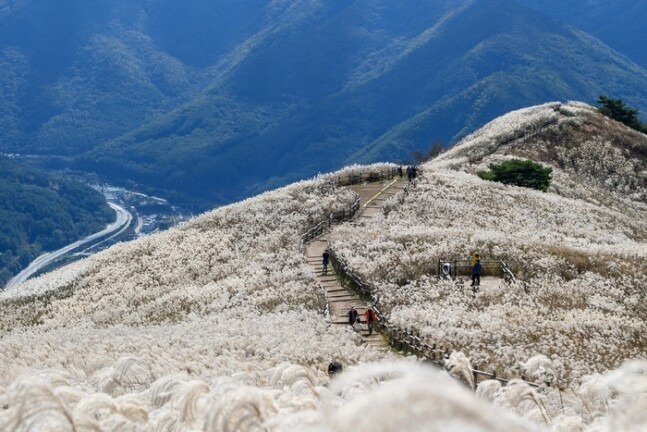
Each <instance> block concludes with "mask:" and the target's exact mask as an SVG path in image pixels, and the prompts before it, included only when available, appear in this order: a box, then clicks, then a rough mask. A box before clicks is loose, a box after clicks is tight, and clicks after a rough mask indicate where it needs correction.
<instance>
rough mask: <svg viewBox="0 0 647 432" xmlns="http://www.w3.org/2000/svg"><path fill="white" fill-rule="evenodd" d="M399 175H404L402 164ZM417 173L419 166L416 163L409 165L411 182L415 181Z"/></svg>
mask: <svg viewBox="0 0 647 432" xmlns="http://www.w3.org/2000/svg"><path fill="white" fill-rule="evenodd" d="M398 175H399V176H400V178H402V177H404V172H403V171H402V167H401V166H399V167H398ZM417 175H418V167H417V166H416V165H409V166H408V167H407V180H409V183H413V182H414V180H415V179H416V176H417Z"/></svg>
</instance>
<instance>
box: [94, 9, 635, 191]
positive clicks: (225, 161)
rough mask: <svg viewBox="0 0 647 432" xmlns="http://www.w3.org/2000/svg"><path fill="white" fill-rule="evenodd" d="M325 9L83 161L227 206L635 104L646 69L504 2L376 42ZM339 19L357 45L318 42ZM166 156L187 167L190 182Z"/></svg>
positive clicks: (349, 15)
mask: <svg viewBox="0 0 647 432" xmlns="http://www.w3.org/2000/svg"><path fill="white" fill-rule="evenodd" d="M363 6H364V7H365V5H363ZM354 7H355V8H357V7H358V6H357V3H355V4H354ZM324 10H327V11H328V12H329V14H328V15H323V13H321V12H319V13H318V14H315V15H314V16H308V19H305V20H304V21H303V22H301V23H299V22H295V23H294V27H290V28H289V32H290V33H289V35H283V34H281V33H278V34H275V35H273V37H272V43H260V44H259V45H258V46H256V47H255V49H254V50H253V51H251V52H249V53H248V54H247V55H246V57H245V58H244V59H243V60H242V61H241V62H240V63H239V64H238V65H237V66H236V67H235V68H234V69H233V70H232V71H231V72H230V74H229V75H228V76H227V77H226V78H223V81H222V82H219V84H218V85H216V86H214V87H213V88H212V89H211V90H210V91H209V92H208V93H206V94H204V95H203V96H202V97H200V98H199V99H196V100H194V101H192V102H190V103H189V104H187V105H185V106H183V107H181V108H180V109H178V110H176V111H174V112H173V113H171V114H170V115H169V116H167V117H166V118H161V119H159V120H157V121H155V122H154V123H152V124H150V125H147V126H144V127H142V128H140V129H139V130H137V131H136V132H134V133H131V134H128V135H126V136H125V137H123V138H121V139H118V140H115V141H114V142H112V143H110V144H108V145H106V146H100V147H99V148H97V149H95V150H94V151H93V152H92V153H91V157H89V158H88V159H87V160H84V164H90V165H91V166H93V167H94V169H96V170H99V171H101V170H103V172H105V173H108V174H110V173H120V174H121V175H125V176H127V177H132V178H136V179H137V180H138V181H141V182H143V183H147V184H152V183H153V182H154V179H153V177H154V176H155V175H157V173H156V172H155V170H159V171H161V173H163V175H162V178H165V179H167V180H166V181H164V180H163V181H162V182H161V183H158V185H159V186H161V187H163V188H165V189H174V188H176V189H178V187H176V186H175V185H176V184H179V185H182V186H180V187H179V189H181V190H182V191H183V192H184V193H186V194H187V195H189V196H194V197H197V196H205V195H207V194H211V196H210V197H209V198H210V199H212V200H225V201H228V200H231V199H236V198H237V197H241V196H246V195H248V194H250V193H254V192H257V191H259V190H262V189H263V188H265V187H272V186H277V185H280V184H282V183H284V182H287V181H291V180H294V179H297V178H300V177H303V176H307V175H310V174H312V173H315V172H317V171H320V170H329V169H333V168H334V167H336V166H339V165H341V164H344V163H351V162H353V161H357V160H359V161H362V162H371V161H375V160H380V159H390V160H403V159H407V158H408V157H409V152H410V150H411V149H412V148H416V147H425V146H426V145H428V143H430V142H431V141H432V140H434V139H442V140H445V141H446V142H449V141H453V140H455V139H457V138H459V137H461V136H462V135H464V134H466V133H468V132H470V131H471V130H473V129H475V128H476V127H478V126H479V125H481V124H483V123H485V122H486V121H488V120H489V119H491V118H493V117H496V116H497V115H499V114H501V113H503V112H505V111H508V110H511V109H515V108H519V107H521V106H524V105H528V104H532V103H538V102H543V101H548V100H555V99H585V100H594V99H595V98H596V97H597V95H599V94H600V93H610V94H625V95H627V97H628V98H629V99H631V102H630V103H633V104H635V105H636V106H639V107H641V106H646V107H647V72H646V71H645V70H643V69H641V68H639V67H638V66H636V65H635V64H632V63H630V62H628V61H627V60H626V59H624V58H623V57H621V56H619V55H617V54H615V53H614V52H613V51H611V50H610V49H609V48H608V47H605V46H604V45H601V44H600V43H599V42H598V41H596V40H594V39H592V38H590V37H588V36H587V35H586V34H584V33H581V32H577V31H574V30H571V29H568V28H566V27H563V26H561V25H560V24H558V23H556V22H551V21H550V20H546V19H545V18H544V17H543V16H542V15H539V14H537V13H535V12H532V11H530V10H528V9H525V8H523V7H520V6H518V5H517V4H515V3H512V2H509V1H499V2H496V4H494V3H493V2H483V1H476V2H464V3H461V4H460V5H456V4H454V6H453V7H452V9H448V10H446V11H445V13H444V14H442V15H435V16H434V15H430V14H426V15H424V16H425V17H426V20H425V21H424V22H422V23H420V22H419V21H416V20H414V21H413V22H412V25H411V27H410V30H409V31H408V32H407V33H402V34H401V35H399V36H397V37H396V35H395V34H393V35H391V36H390V37H389V39H387V40H385V41H384V42H382V43H381V44H379V45H377V46H373V45H368V43H369V42H373V41H374V38H370V39H369V38H367V37H366V36H364V35H365V33H359V29H360V28H362V27H363V22H362V20H364V19H365V17H364V15H361V14H359V13H353V12H354V8H353V7H348V8H333V7H326V8H324ZM333 12H335V13H334V14H333ZM439 12H440V11H439ZM316 24H318V26H317V27H316V28H317V29H318V31H316V32H312V31H311V30H312V28H313V26H314V25H316ZM340 27H341V28H344V29H346V32H347V33H348V34H349V35H350V36H348V37H347V38H346V39H345V40H344V41H343V42H346V44H348V46H350V45H351V43H352V46H355V47H359V49H358V48H355V50H354V51H348V52H346V51H340V48H341V47H344V46H347V45H345V44H344V43H343V42H339V43H334V44H331V43H330V42H329V41H330V40H336V39H335V34H337V32H338V31H339V28H340ZM467 29H469V31H467ZM351 30H352V31H351ZM412 30H415V31H412ZM374 32H375V33H377V34H380V33H379V32H378V31H377V29H376V30H374ZM358 33H359V34H360V35H362V38H358V37H357V36H355V35H357V34H358ZM286 38H287V39H286ZM351 41H352V42H351ZM313 47H316V48H317V49H315V50H314V52H313V49H312V48H313ZM360 54H361V55H362V57H363V58H361V59H360V57H359V55H360ZM295 59H300V60H299V61H296V60H295ZM326 59H329V60H328V61H326ZM332 59H335V60H334V61H333V60H332ZM360 60H361V61H360ZM345 63H347V65H345ZM316 65H321V67H320V68H318V69H317V68H316V67H315V66H316ZM260 71H262V73H259V72H260ZM629 89H633V90H632V91H631V92H628V90H629ZM634 90H635V91H634ZM250 110H253V114H251V113H250ZM232 128H233V129H232ZM169 135H170V137H169ZM126 160H128V162H125V161H126ZM93 161H96V163H93ZM178 163H179V164H180V165H181V166H185V167H189V166H190V167H191V170H190V171H191V176H190V179H189V177H188V176H187V175H185V174H182V172H181V171H182V170H181V169H178V168H176V165H177V164H178ZM268 179H269V181H268ZM213 184H218V185H221V186H222V187H221V188H212V187H210V185H213ZM206 191H209V192H206ZM207 196H208V195H207Z"/></svg>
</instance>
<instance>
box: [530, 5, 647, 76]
mask: <svg viewBox="0 0 647 432" xmlns="http://www.w3.org/2000/svg"><path fill="white" fill-rule="evenodd" d="M519 2H520V3H523V4H526V5H527V6H528V7H532V8H534V9H536V10H538V11H541V12H542V13H544V14H546V15H547V16H551V17H554V18H557V19H559V20H560V21H563V22H565V23H568V24H572V25H574V26H576V27H578V28H580V29H582V30H584V31H585V32H587V33H590V34H591V35H593V36H595V37H596V38H598V39H600V40H601V41H602V42H604V43H605V44H607V45H609V46H610V47H611V48H613V49H614V50H616V51H618V52H620V53H622V54H624V55H626V56H627V57H629V58H630V59H631V60H632V61H634V62H635V63H637V64H639V65H640V66H642V67H643V68H645V67H647V50H645V40H647V26H646V25H645V17H647V2H646V1H635V0H613V1H608V0H519Z"/></svg>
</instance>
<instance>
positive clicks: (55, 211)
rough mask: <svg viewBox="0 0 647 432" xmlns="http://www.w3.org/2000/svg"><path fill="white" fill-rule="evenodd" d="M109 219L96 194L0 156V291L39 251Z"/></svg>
mask: <svg viewBox="0 0 647 432" xmlns="http://www.w3.org/2000/svg"><path fill="white" fill-rule="evenodd" d="M112 219H114V211H112V210H111V209H110V208H109V207H108V206H107V205H106V203H105V200H104V199H103V197H102V196H101V194H100V193H99V192H97V191H95V190H93V189H91V188H89V187H87V186H85V185H83V184H80V183H78V182H76V181H73V180H70V179H66V178H62V177H60V176H53V175H50V174H47V173H44V172H41V171H39V170H36V169H33V168H29V167H26V166H24V165H22V164H20V163H17V162H15V161H13V160H11V159H8V158H6V157H4V156H0V288H1V287H3V286H4V284H5V282H7V280H8V279H9V278H10V277H11V276H12V275H14V274H16V273H18V272H19V271H20V270H22V269H23V268H24V267H26V266H27V264H29V262H30V261H31V260H32V259H34V258H36V257H37V256H38V255H40V254H41V253H42V252H44V251H51V250H54V249H57V248H59V247H62V246H65V245H67V244H68V243H72V242H73V241H75V240H78V239H79V238H81V237H83V236H85V235H88V234H90V233H93V232H96V231H99V230H101V229H102V228H104V227H105V225H106V224H107V223H108V222H109V221H110V220H112Z"/></svg>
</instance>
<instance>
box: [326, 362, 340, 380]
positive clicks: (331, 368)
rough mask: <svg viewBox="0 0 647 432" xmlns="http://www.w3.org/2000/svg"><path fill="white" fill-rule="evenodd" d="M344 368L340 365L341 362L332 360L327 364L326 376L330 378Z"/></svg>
mask: <svg viewBox="0 0 647 432" xmlns="http://www.w3.org/2000/svg"><path fill="white" fill-rule="evenodd" d="M343 369H344V368H343V367H342V365H341V363H338V362H332V363H330V364H329V365H328V376H329V377H330V378H331V379H332V378H334V377H335V376H336V375H339V374H340V373H341V372H342V370H343Z"/></svg>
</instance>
